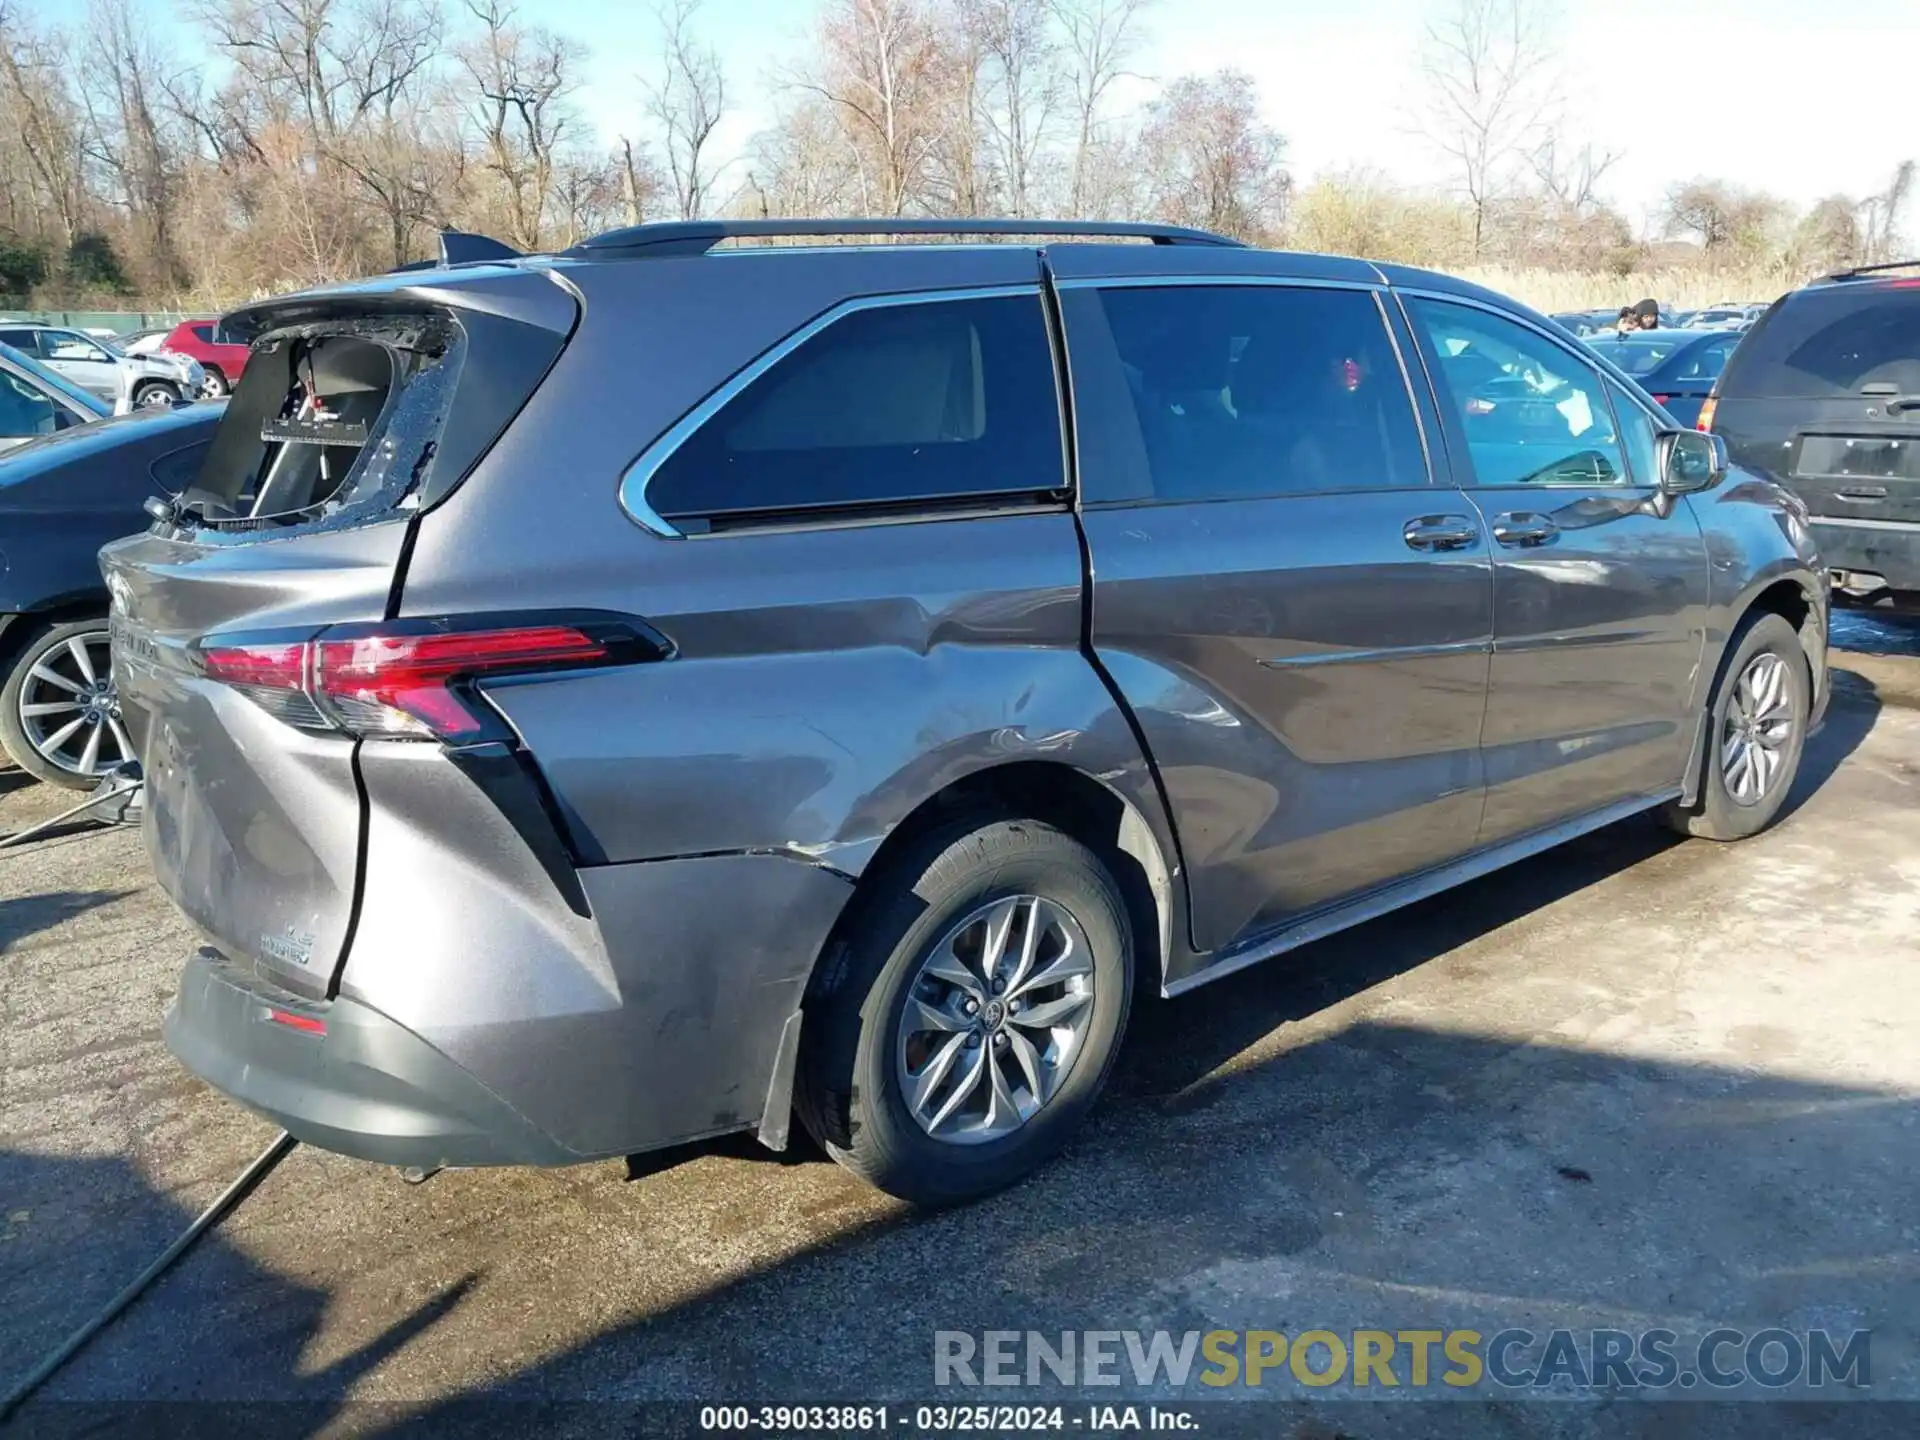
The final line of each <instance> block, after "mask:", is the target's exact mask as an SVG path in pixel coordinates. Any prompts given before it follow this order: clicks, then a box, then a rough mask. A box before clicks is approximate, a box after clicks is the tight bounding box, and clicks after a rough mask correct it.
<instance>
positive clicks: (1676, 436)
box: [1656, 430, 1728, 495]
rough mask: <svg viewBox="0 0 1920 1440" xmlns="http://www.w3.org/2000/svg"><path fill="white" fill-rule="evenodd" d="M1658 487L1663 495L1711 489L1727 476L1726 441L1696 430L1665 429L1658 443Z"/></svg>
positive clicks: (1690, 493)
mask: <svg viewBox="0 0 1920 1440" xmlns="http://www.w3.org/2000/svg"><path fill="white" fill-rule="evenodd" d="M1656 454H1657V455H1658V456H1659V461H1660V479H1659V486H1660V490H1661V493H1663V494H1666V495H1692V494H1696V493H1698V492H1699V491H1701V490H1711V489H1712V488H1713V487H1714V486H1716V485H1718V484H1719V483H1720V482H1721V481H1722V480H1724V479H1726V478H1727V465H1728V460H1727V442H1726V441H1725V440H1723V439H1721V438H1720V436H1718V435H1709V434H1706V433H1704V432H1702V431H1699V430H1665V431H1662V432H1661V434H1660V437H1659V440H1658V442H1657V448H1656Z"/></svg>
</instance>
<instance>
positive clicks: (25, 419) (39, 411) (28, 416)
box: [0, 371, 60, 440]
mask: <svg viewBox="0 0 1920 1440" xmlns="http://www.w3.org/2000/svg"><path fill="white" fill-rule="evenodd" d="M59 428H60V415H59V408H58V407H57V406H56V405H55V404H54V403H53V401H52V400H50V399H48V398H47V397H46V396H45V395H43V394H41V393H40V392H39V391H38V390H36V389H35V388H34V387H33V386H32V385H30V384H28V383H27V382H26V381H25V380H22V379H20V378H19V377H17V376H15V375H12V374H9V373H7V372H5V371H0V438H5V439H8V440H17V439H19V438H21V437H22V436H28V435H51V434H53V432H54V431H55V430H58V429H59Z"/></svg>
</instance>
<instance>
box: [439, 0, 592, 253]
mask: <svg viewBox="0 0 1920 1440" xmlns="http://www.w3.org/2000/svg"><path fill="white" fill-rule="evenodd" d="M467 6H468V9H469V10H471V11H472V12H473V16H474V18H475V19H476V20H478V21H479V22H480V26H481V32H480V34H479V35H478V36H477V37H475V38H474V39H473V40H472V41H470V42H469V43H468V44H467V45H466V46H464V47H463V48H462V50H461V52H460V62H461V65H462V66H463V67H464V68H465V70H466V72H467V75H468V77H469V79H470V80H471V83H472V90H473V94H474V96H475V99H474V101H473V105H472V113H473V117H474V120H475V123H476V124H477V125H478V127H479V130H480V136H481V143H482V145H483V147H484V150H485V155H486V160H485V166H486V169H487V170H488V171H489V172H490V173H491V174H492V175H493V176H494V177H495V178H496V179H497V180H498V181H499V184H500V188H501V192H502V195H503V198H504V200H505V202H506V214H505V219H506V222H507V229H508V231H509V238H510V239H511V241H512V243H513V244H515V245H518V246H519V247H521V248H522V249H527V250H537V249H538V248H540V242H541V237H542V235H543V233H544V231H545V228H546V220H547V207H548V203H549V201H550V200H551V198H552V195H553V184H554V166H555V164H556V162H557V160H558V157H559V152H560V146H561V142H562V140H563V139H564V138H565V137H566V136H567V135H568V134H569V132H570V131H571V128H572V125H573V114H572V111H571V109H570V108H569V106H568V104H567V101H568V98H569V97H570V96H571V95H572V94H573V92H574V91H575V90H576V89H577V88H578V86H579V81H578V78H577V71H578V68H579V65H580V59H581V54H580V48H579V46H578V45H577V44H575V43H574V42H573V41H571V40H567V39H563V38H562V37H560V36H558V35H556V34H554V33H553V32H552V31H550V30H547V29H545V28H544V27H542V26H538V25H533V26H522V25H520V24H518V23H517V22H516V19H515V16H514V12H513V10H512V8H511V7H509V6H507V5H505V4H503V3H502V0H467Z"/></svg>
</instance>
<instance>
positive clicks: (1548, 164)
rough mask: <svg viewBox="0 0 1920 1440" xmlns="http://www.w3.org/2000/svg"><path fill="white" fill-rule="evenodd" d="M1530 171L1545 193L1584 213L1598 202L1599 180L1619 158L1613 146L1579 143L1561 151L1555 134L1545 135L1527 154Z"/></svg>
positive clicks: (1565, 205)
mask: <svg viewBox="0 0 1920 1440" xmlns="http://www.w3.org/2000/svg"><path fill="white" fill-rule="evenodd" d="M1527 158H1528V163H1529V164H1530V165H1531V166H1532V169H1533V175H1534V178H1535V179H1536V180H1538V181H1539V182H1540V188H1541V189H1542V190H1544V191H1545V192H1546V194H1547V196H1548V197H1549V198H1550V199H1552V200H1554V201H1555V202H1556V203H1558V204H1559V205H1561V206H1563V207H1565V208H1566V209H1568V210H1572V211H1576V212H1581V213H1585V212H1587V211H1590V210H1592V209H1593V208H1594V207H1595V206H1597V205H1599V204H1600V203H1601V200H1600V182H1601V180H1603V179H1604V178H1605V177H1606V173H1607V172H1608V171H1609V170H1611V169H1612V168H1613V167H1614V166H1615V165H1617V164H1618V163H1619V162H1620V155H1619V153H1618V152H1617V151H1613V150H1598V149H1595V148H1594V146H1593V145H1591V144H1586V145H1582V146H1581V147H1580V148H1579V149H1577V150H1575V151H1573V152H1572V153H1571V154H1563V153H1562V152H1561V149H1560V142H1559V140H1558V138H1557V137H1555V136H1552V135H1549V136H1548V137H1547V138H1546V139H1545V140H1543V141H1541V142H1540V144H1539V145H1537V146H1536V147H1534V151H1533V153H1532V154H1531V155H1530V156H1528V157H1527Z"/></svg>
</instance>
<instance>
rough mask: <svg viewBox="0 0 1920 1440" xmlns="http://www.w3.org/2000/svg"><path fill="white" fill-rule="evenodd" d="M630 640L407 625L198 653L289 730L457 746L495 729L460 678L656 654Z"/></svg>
mask: <svg viewBox="0 0 1920 1440" xmlns="http://www.w3.org/2000/svg"><path fill="white" fill-rule="evenodd" d="M596 631H598V632H600V633H594V632H596ZM633 641H634V637H633V636H632V635H631V634H625V635H623V634H618V633H607V632H606V629H605V627H602V626H586V625H581V624H561V623H550V624H529V625H514V626H503V627H500V628H486V629H472V630H458V629H452V630H449V629H440V628H433V627H431V626H424V625H420V624H412V625H404V626H394V627H391V628H386V629H381V628H369V627H360V626H351V627H339V628H337V629H335V630H332V631H322V632H321V633H320V634H318V635H316V636H314V637H312V638H311V639H307V640H297V641H287V640H282V639H279V638H274V639H270V640H257V641H256V640H249V639H246V638H243V637H239V636H234V637H221V636H214V637H211V638H209V639H208V640H206V641H205V642H203V643H202V644H201V645H200V646H199V647H197V651H198V655H199V659H200V666H201V669H202V671H203V672H204V673H205V674H206V676H207V677H208V678H209V679H212V680H218V681H221V682H223V683H225V684H228V685H231V686H233V687H234V688H235V689H237V690H240V691H242V692H243V693H245V694H246V695H247V696H248V698H249V699H251V700H253V701H254V702H255V703H256V704H259V705H260V706H261V707H262V708H264V709H266V710H267V711H269V712H270V713H271V714H273V715H274V716H275V717H276V718H277V719H280V720H282V721H284V722H286V723H287V724H289V725H296V726H300V727H302V728H306V729H333V730H344V731H347V732H349V733H351V734H354V735H363V736H378V737H384V738H395V739H400V738H409V737H411V738H417V739H431V740H445V741H450V742H453V743H456V744H457V743H462V742H467V741H474V740H481V739H486V738H488V737H490V736H493V735H495V734H497V733H498V732H499V730H500V728H501V724H500V721H499V719H498V717H497V716H496V715H495V714H494V713H493V711H492V710H491V709H489V708H488V707H487V706H486V705H485V703H484V702H482V701H481V700H479V699H478V697H477V696H475V695H473V694H472V693H471V692H470V691H467V690H466V689H465V685H464V682H468V681H472V680H477V679H480V678H483V677H485V676H488V675H497V674H502V673H505V672H508V671H530V670H531V671H539V670H545V669H550V668H556V667H558V668H568V667H572V666H577V665H592V664H602V663H614V662H617V661H620V660H625V659H650V658H659V655H660V654H661V653H662V651H661V649H660V648H659V647H657V646H656V647H652V648H651V650H650V652H649V653H636V651H637V649H638V648H639V647H636V646H635V645H634V643H633Z"/></svg>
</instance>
